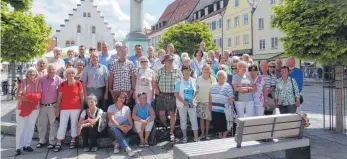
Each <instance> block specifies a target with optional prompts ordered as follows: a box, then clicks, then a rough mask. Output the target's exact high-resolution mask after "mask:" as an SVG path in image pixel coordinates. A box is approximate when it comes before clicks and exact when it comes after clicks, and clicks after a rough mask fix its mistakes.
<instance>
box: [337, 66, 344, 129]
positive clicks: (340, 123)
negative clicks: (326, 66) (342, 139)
mask: <svg viewBox="0 0 347 159" xmlns="http://www.w3.org/2000/svg"><path fill="white" fill-rule="evenodd" d="M343 75H344V70H343V66H335V79H336V116H335V117H336V131H337V132H344V127H345V124H344V121H345V120H344V118H345V117H344V115H345V114H344V113H345V110H344V104H343V103H344V102H343V101H344V100H343V99H344V96H343V89H344V88H343V83H344V82H343V81H344V80H343Z"/></svg>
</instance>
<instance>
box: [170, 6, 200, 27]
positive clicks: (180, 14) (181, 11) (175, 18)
mask: <svg viewBox="0 0 347 159" xmlns="http://www.w3.org/2000/svg"><path fill="white" fill-rule="evenodd" d="M198 2H199V1H198V0H181V3H180V4H179V6H178V8H177V9H176V11H175V12H174V14H173V15H172V16H171V18H170V20H169V23H168V25H167V26H170V25H174V24H176V23H178V22H181V21H183V20H185V19H187V18H188V17H189V16H190V14H191V13H192V12H193V10H194V8H195V7H196V5H197V3H198Z"/></svg>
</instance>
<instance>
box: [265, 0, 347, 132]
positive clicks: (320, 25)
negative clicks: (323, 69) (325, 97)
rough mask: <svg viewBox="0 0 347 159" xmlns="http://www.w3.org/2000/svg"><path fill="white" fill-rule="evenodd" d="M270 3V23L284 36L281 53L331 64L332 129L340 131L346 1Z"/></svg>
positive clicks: (345, 61) (346, 44) (346, 41)
mask: <svg viewBox="0 0 347 159" xmlns="http://www.w3.org/2000/svg"><path fill="white" fill-rule="evenodd" d="M282 2H283V3H282V4H281V5H277V6H274V7H273V8H274V13H275V17H274V19H273V20H272V22H271V23H272V26H273V27H276V28H278V29H279V30H281V31H282V32H283V33H284V34H285V35H286V36H285V37H284V38H282V39H281V40H282V41H283V46H284V50H285V53H286V54H287V55H289V56H294V57H297V58H300V59H309V60H316V61H318V62H320V63H322V64H326V65H335V70H336V72H335V73H336V80H337V82H336V87H337V89H336V91H337V92H336V99H337V101H336V113H337V114H336V130H337V131H339V132H342V131H343V129H344V128H343V126H344V124H343V122H344V119H343V113H344V111H343V104H342V89H340V88H342V87H343V67H342V66H346V65H347V9H346V8H347V0H324V1H323V0H282Z"/></svg>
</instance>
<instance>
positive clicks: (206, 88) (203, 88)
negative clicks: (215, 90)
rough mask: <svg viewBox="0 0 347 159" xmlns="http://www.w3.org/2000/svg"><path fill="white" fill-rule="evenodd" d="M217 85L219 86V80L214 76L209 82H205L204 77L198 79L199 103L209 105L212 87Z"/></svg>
mask: <svg viewBox="0 0 347 159" xmlns="http://www.w3.org/2000/svg"><path fill="white" fill-rule="evenodd" d="M215 84H217V80H216V78H215V77H213V76H211V79H208V80H205V79H204V78H202V76H200V77H198V80H197V82H196V85H197V91H198V93H199V94H198V96H197V98H196V100H197V101H198V102H202V103H207V102H208V98H209V96H210V92H211V89H212V86H213V85H215Z"/></svg>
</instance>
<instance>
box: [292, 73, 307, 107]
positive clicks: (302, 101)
mask: <svg viewBox="0 0 347 159" xmlns="http://www.w3.org/2000/svg"><path fill="white" fill-rule="evenodd" d="M290 82H291V83H292V89H293V94H294V100H295V99H296V95H295V90H294V84H293V78H291V77H290ZM295 103H296V100H295ZM302 103H304V98H302V95H300V104H302Z"/></svg>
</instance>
